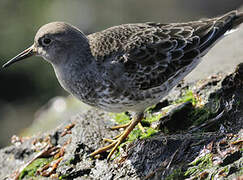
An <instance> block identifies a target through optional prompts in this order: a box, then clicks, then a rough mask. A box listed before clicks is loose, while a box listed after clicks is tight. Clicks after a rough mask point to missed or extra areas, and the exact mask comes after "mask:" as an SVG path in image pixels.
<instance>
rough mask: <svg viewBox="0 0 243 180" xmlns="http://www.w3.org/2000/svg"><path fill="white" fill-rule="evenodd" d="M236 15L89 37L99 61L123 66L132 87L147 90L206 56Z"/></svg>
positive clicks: (123, 28)
mask: <svg viewBox="0 0 243 180" xmlns="http://www.w3.org/2000/svg"><path fill="white" fill-rule="evenodd" d="M236 18H237V12H236V11H232V12H230V13H228V14H226V15H224V16H222V17H219V18H214V19H206V20H201V21H194V22H189V23H172V24H160V23H145V24H125V25H120V26H115V27H112V28H109V29H106V30H104V31H101V32H98V33H95V34H91V35H89V36H88V38H89V41H90V46H91V51H92V54H93V56H94V57H96V59H97V61H110V62H112V63H120V64H121V65H122V66H123V67H124V69H123V70H124V73H123V76H126V77H127V78H129V79H132V80H133V82H131V83H132V87H133V88H135V89H139V90H146V89H149V88H153V87H157V86H160V85H161V84H163V83H164V82H165V81H166V80H168V79H169V78H170V77H173V76H174V75H175V73H176V72H178V71H179V70H180V69H182V68H183V67H185V66H188V65H190V64H191V63H192V62H193V61H194V60H195V59H197V58H200V57H201V56H203V55H205V54H206V52H207V51H208V49H210V48H211V47H212V46H213V44H214V43H215V42H216V41H217V40H218V39H219V38H220V37H221V36H223V35H224V34H225V32H227V31H228V30H230V29H231V28H234V25H235V24H234V20H235V19H236Z"/></svg>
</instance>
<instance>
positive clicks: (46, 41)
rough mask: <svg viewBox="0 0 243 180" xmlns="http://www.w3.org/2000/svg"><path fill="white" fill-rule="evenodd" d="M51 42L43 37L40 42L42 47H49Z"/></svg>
mask: <svg viewBox="0 0 243 180" xmlns="http://www.w3.org/2000/svg"><path fill="white" fill-rule="evenodd" d="M51 42H52V40H51V39H50V38H47V37H44V38H42V40H41V45H42V46H49V45H50V44H51Z"/></svg>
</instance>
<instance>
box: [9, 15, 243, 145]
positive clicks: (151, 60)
mask: <svg viewBox="0 0 243 180" xmlns="http://www.w3.org/2000/svg"><path fill="white" fill-rule="evenodd" d="M242 22H243V14H242V13H237V12H236V11H232V12H230V13H228V14H226V15H223V16H221V17H218V18H213V19H205V20H200V21H193V22H188V23H172V24H160V23H144V24H142V23H140V24H123V25H119V26H115V27H111V28H109V29H106V30H104V31H101V32H97V33H93V34H90V35H88V36H85V35H84V34H83V33H82V32H81V31H79V30H78V29H77V28H75V27H74V26H72V25H69V24H66V23H63V22H53V23H49V24H46V25H44V26H42V27H41V28H40V29H39V31H38V32H37V34H36V36H35V41H34V45H33V46H31V47H30V48H29V49H27V50H26V51H24V52H23V53H21V54H20V55H18V56H17V57H15V58H14V59H13V60H11V61H10V62H9V63H7V64H6V65H5V66H8V65H10V64H11V63H13V62H16V61H18V60H21V59H24V58H25V57H28V56H30V55H32V54H35V55H38V56H42V57H43V58H44V59H46V60H47V61H49V62H50V63H51V64H52V65H53V67H54V69H55V72H56V75H57V77H58V80H59V82H60V84H61V85H62V87H63V88H64V89H66V90H67V91H68V92H70V93H71V94H73V95H74V96H75V97H77V98H78V99H80V100H81V101H83V102H85V103H87V104H90V105H92V106H95V107H98V108H101V109H104V110H106V111H111V112H123V111H133V112H135V113H137V114H141V113H142V112H143V111H144V110H145V109H146V108H147V107H148V106H151V105H153V104H155V103H157V102H159V100H160V99H162V98H163V97H164V96H165V95H166V94H167V93H168V92H169V91H170V90H171V89H172V88H173V87H174V86H176V85H177V84H178V83H179V81H180V80H181V79H183V78H184V77H185V76H186V75H187V74H188V73H189V72H190V71H191V70H192V69H193V68H195V67H196V65H197V64H198V63H199V62H200V59H201V57H203V56H204V55H205V54H206V53H207V52H208V50H209V49H210V48H212V47H213V45H214V44H215V43H216V42H217V40H219V39H220V38H221V37H223V36H224V34H225V33H226V32H228V31H230V30H231V29H235V28H236V27H237V26H238V25H239V24H241V23H242ZM138 122H139V121H136V123H135V125H136V124H137V123H138ZM130 129H133V128H130ZM124 137H125V135H124ZM124 137H123V139H124ZM123 139H122V138H121V140H120V141H122V140H123ZM117 144H119V143H118V142H117Z"/></svg>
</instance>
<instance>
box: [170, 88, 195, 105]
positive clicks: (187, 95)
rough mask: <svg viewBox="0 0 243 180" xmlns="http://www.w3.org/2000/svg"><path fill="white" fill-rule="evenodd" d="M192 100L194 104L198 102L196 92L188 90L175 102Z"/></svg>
mask: <svg viewBox="0 0 243 180" xmlns="http://www.w3.org/2000/svg"><path fill="white" fill-rule="evenodd" d="M185 102H191V103H192V105H193V106H195V105H196V104H197V103H198V99H197V98H196V97H195V95H194V93H193V92H192V91H191V90H187V91H186V92H185V93H184V94H182V96H181V98H179V99H178V100H176V101H175V102H174V104H178V103H185Z"/></svg>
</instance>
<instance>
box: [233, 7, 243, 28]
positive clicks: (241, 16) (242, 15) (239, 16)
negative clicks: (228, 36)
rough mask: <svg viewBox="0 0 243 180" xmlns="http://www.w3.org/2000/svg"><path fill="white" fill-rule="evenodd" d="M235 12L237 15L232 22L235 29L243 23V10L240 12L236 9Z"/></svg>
mask: <svg viewBox="0 0 243 180" xmlns="http://www.w3.org/2000/svg"><path fill="white" fill-rule="evenodd" d="M235 12H236V16H235V18H234V20H233V24H232V28H233V29H236V28H237V27H238V26H239V25H240V24H242V23H243V12H239V13H238V12H237V11H235Z"/></svg>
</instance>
